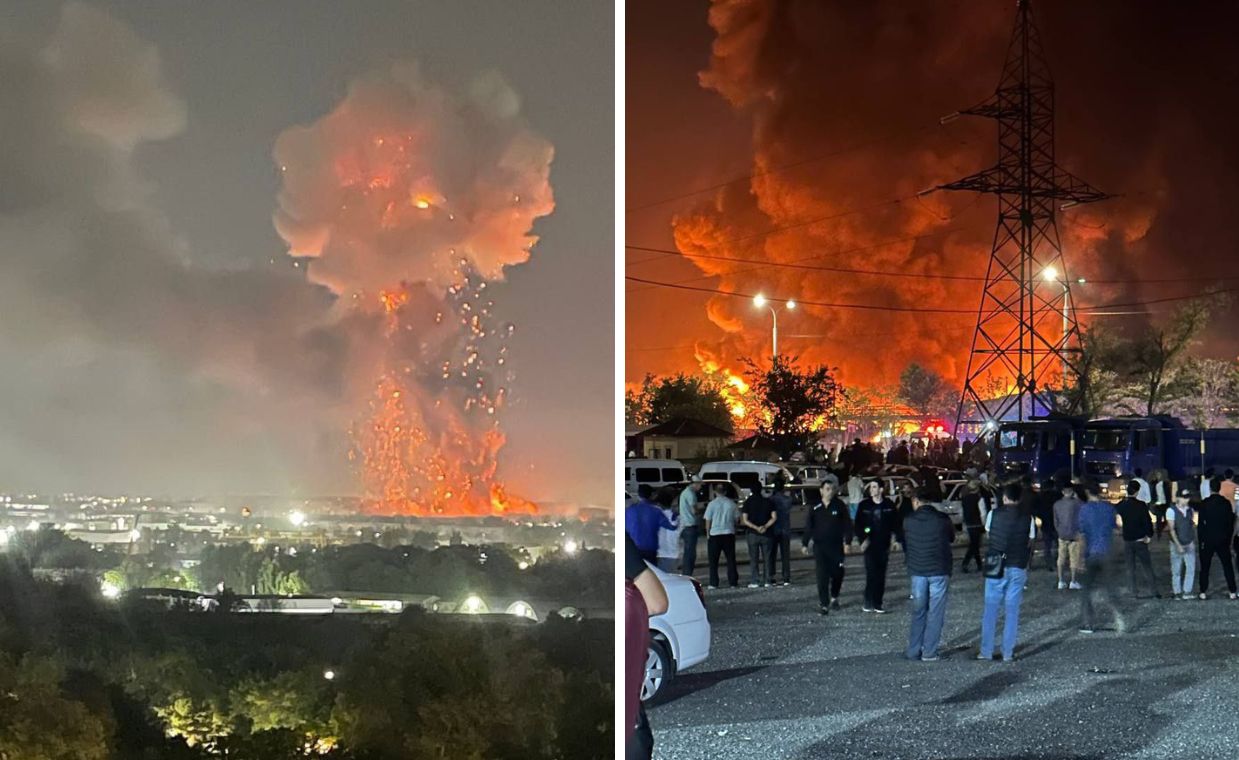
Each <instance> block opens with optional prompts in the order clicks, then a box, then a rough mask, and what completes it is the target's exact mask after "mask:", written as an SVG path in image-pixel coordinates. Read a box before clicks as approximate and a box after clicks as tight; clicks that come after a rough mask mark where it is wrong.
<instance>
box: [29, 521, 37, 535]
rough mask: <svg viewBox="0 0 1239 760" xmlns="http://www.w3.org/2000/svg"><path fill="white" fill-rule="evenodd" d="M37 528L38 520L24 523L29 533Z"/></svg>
mask: <svg viewBox="0 0 1239 760" xmlns="http://www.w3.org/2000/svg"><path fill="white" fill-rule="evenodd" d="M38 529H39V521H38V520H31V521H30V522H28V523H26V530H28V531H30V532H31V533H34V532H35V531H36V530H38Z"/></svg>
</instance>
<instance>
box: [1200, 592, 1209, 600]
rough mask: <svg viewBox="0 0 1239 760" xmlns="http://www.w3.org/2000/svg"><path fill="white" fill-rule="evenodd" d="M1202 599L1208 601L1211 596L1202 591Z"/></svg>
mask: <svg viewBox="0 0 1239 760" xmlns="http://www.w3.org/2000/svg"><path fill="white" fill-rule="evenodd" d="M1200 598H1201V599H1208V598H1209V595H1208V594H1206V593H1205V592H1203V591H1202V592H1200Z"/></svg>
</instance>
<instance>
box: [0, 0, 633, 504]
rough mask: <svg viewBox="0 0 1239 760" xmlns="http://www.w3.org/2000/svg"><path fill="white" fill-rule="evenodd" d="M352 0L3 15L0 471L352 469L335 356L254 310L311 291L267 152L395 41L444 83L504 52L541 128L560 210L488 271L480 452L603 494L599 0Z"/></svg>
mask: <svg viewBox="0 0 1239 760" xmlns="http://www.w3.org/2000/svg"><path fill="white" fill-rule="evenodd" d="M356 11H357V6H354V5H346V4H341V3H331V2H291V1H289V2H269V3H261V4H254V3H247V2H239V1H230V2H212V3H197V4H144V3H130V2H94V3H65V4H62V3H46V4H43V3H40V4H34V3H28V4H19V5H17V6H16V7H13V8H10V9H9V12H7V13H6V15H5V17H4V19H3V20H0V42H3V51H4V52H3V53H0V72H3V73H4V76H3V77H2V79H3V81H0V107H2V109H3V111H4V114H3V115H0V125H2V126H3V131H4V133H5V134H6V140H5V142H4V144H3V145H0V167H3V171H4V173H5V176H6V182H5V186H4V187H3V188H2V189H0V247H2V248H3V249H4V250H5V253H6V255H5V257H4V259H3V260H0V280H2V281H3V282H2V283H0V298H3V299H4V300H5V301H6V303H7V304H8V305H9V309H11V311H10V314H16V315H18V317H17V318H16V319H14V318H6V320H4V325H3V326H2V327H0V366H2V367H4V368H5V370H4V371H3V372H0V398H4V399H5V403H4V404H3V405H2V407H3V411H0V490H7V491H19V490H41V491H55V492H61V491H91V492H109V493H158V494H166V495H169V496H189V495H194V494H204V495H218V494H227V493H274V494H288V495H295V496H312V495H316V494H326V493H330V494H346V493H357V492H358V489H359V486H358V483H357V481H356V479H355V477H354V474H353V472H352V471H351V470H350V467H349V463H348V462H347V461H346V460H345V458H344V454H345V453H346V449H347V447H348V441H347V435H346V434H345V433H346V431H347V429H348V426H349V425H350V424H351V423H352V422H353V421H352V420H350V419H348V416H347V415H345V414H343V413H342V412H341V410H340V409H335V408H326V407H325V406H321V405H320V404H321V402H320V401H319V400H318V399H319V396H316V395H315V394H318V393H319V392H320V390H321V388H320V386H321V385H322V382H321V380H320V378H319V374H321V373H326V372H327V369H325V368H323V367H321V366H318V365H313V366H311V365H310V364H309V360H308V359H306V358H305V357H304V356H302V355H301V354H302V353H303V352H302V350H301V347H300V346H299V345H298V344H295V343H293V344H290V343H288V342H287V341H286V340H285V339H283V338H282V337H281V333H279V332H278V331H274V330H271V329H269V328H270V326H272V325H280V324H286V323H287V322H288V321H289V320H290V319H294V318H296V315H299V314H304V313H315V310H318V311H322V310H323V309H325V308H326V306H327V305H326V304H325V303H324V297H323V294H322V293H318V292H315V290H314V289H313V288H310V287H307V286H304V285H303V279H304V271H303V270H301V269H299V268H296V267H294V265H293V260H292V259H290V258H289V257H288V256H287V255H286V253H287V247H286V246H285V244H284V242H283V241H282V240H281V239H280V237H279V235H277V234H276V230H275V228H274V226H273V224H272V214H273V213H274V211H275V209H276V197H277V193H278V192H279V190H280V182H281V178H280V176H279V172H278V170H277V167H276V166H275V163H274V160H273V157H272V156H273V150H274V147H275V139H276V137H277V136H278V135H279V134H280V133H281V132H284V131H285V130H287V129H289V128H290V127H294V126H296V125H306V124H310V123H313V122H315V121H316V120H318V119H320V118H321V117H323V116H324V115H326V114H327V113H328V112H329V111H331V110H332V109H333V108H335V107H336V105H337V104H338V103H339V102H340V101H341V100H342V99H343V97H344V96H345V94H346V92H347V90H348V87H349V85H350V83H352V82H355V81H357V80H359V79H361V78H364V77H367V76H371V75H373V74H374V73H375V72H381V71H383V70H385V69H387V68H389V67H390V66H391V65H392V64H393V63H401V62H413V63H415V64H416V65H418V66H419V67H420V68H421V70H422V71H423V72H424V73H425V75H426V77H427V78H428V79H430V80H432V81H434V82H436V83H437V84H438V85H441V86H442V87H444V88H445V89H449V90H459V91H462V92H463V91H466V90H467V89H468V87H469V85H470V83H471V82H473V81H475V80H477V79H478V78H479V77H481V76H484V75H486V73H487V72H490V71H495V72H498V73H499V74H500V75H501V76H502V77H503V78H504V79H505V80H506V81H507V83H508V84H509V85H510V86H511V88H512V90H513V91H514V92H515V93H516V94H517V96H518V97H519V99H520V112H521V114H522V116H523V118H524V120H525V121H526V122H527V123H528V125H529V128H530V129H531V130H532V131H533V132H535V133H537V134H539V135H541V136H542V137H544V138H545V139H546V140H547V141H548V142H549V143H550V144H551V145H552V146H553V147H554V151H555V155H554V160H553V163H552V165H551V176H550V181H551V185H552V187H553V190H554V195H555V208H554V211H553V213H551V214H550V215H549V216H545V217H543V218H541V219H539V220H538V221H537V222H536V224H535V226H534V229H533V234H535V235H537V236H539V238H540V241H539V242H538V243H537V245H536V247H535V248H534V249H533V252H532V256H531V257H530V260H529V261H528V263H526V264H523V265H518V266H514V267H510V268H509V269H508V270H507V273H506V274H507V282H505V283H503V284H500V285H498V286H497V287H496V288H495V289H494V291H495V293H494V296H493V297H494V300H495V301H496V307H495V311H496V319H497V320H501V321H503V322H505V323H506V322H511V323H513V324H514V325H515V326H516V330H515V333H514V335H513V337H512V339H511V340H510V342H509V348H510V354H509V362H508V367H509V368H510V369H511V371H512V373H513V375H514V379H513V380H512V382H511V383H510V385H511V388H510V391H511V403H510V405H509V407H508V408H507V409H506V411H505V412H504V415H503V419H504V425H503V428H504V430H505V432H506V433H507V436H508V444H507V446H506V447H505V449H504V450H503V453H502V456H501V460H500V461H501V464H500V467H501V471H500V472H501V476H503V478H504V480H505V481H506V482H507V483H508V484H509V485H510V488H511V490H512V491H513V492H515V493H518V494H520V495H523V496H527V497H530V498H533V499H539V500H547V501H554V502H561V503H572V502H580V503H606V502H609V501H610V500H611V498H612V492H613V486H612V473H613V470H614V463H613V461H612V460H613V457H614V451H613V448H614V431H613V427H614V424H613V414H614V406H613V404H614V402H613V399H612V395H613V390H612V384H613V367H614V365H613V364H612V362H613V361H614V360H615V359H614V356H615V352H614V349H613V346H612V336H613V320H612V318H611V314H612V313H613V310H614V304H613V292H614V291H613V282H612V276H611V272H612V271H613V270H612V266H611V260H612V255H613V253H612V252H613V240H614V237H613V209H614V200H613V195H614V184H613V178H614V169H613V167H614V148H613V142H614V123H613V122H614V112H613V102H614V99H613V84H612V82H613V60H614V49H613V44H614V43H613V36H614V30H613V28H612V27H613V24H612V20H613V13H612V9H611V8H610V7H608V6H606V5H605V4H594V3H581V4H576V3H572V4H566V3H559V2H554V1H553V0H545V1H534V2H522V3H519V4H495V3H488V2H482V1H481V0H478V1H473V2H456V3H451V4H441V3H430V2H414V1H412V0H410V1H407V2H397V1H395V0H392V1H389V2H375V3H368V4H367V5H366V7H365V12H364V13H358V12H356ZM10 178H11V180H10ZM10 254H12V255H10ZM202 304H211V305H212V306H213V308H214V310H207V309H199V308H198V307H199V306H201V305H202ZM209 315H217V316H209ZM248 325H253V326H254V328H255V329H254V331H253V334H242V333H246V331H247V329H248ZM238 346H239V347H241V348H240V349H238V348H237V347H238ZM327 355H329V354H327ZM270 367H275V369H270ZM328 376H329V375H328V374H322V377H328ZM303 386H304V387H303Z"/></svg>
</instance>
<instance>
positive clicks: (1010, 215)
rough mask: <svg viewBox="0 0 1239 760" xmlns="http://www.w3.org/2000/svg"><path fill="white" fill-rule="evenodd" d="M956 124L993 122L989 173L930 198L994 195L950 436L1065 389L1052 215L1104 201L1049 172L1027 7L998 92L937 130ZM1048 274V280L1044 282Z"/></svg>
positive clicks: (1070, 362) (1048, 100)
mask: <svg viewBox="0 0 1239 760" xmlns="http://www.w3.org/2000/svg"><path fill="white" fill-rule="evenodd" d="M961 114H967V115H972V116H985V117H988V118H991V119H994V120H995V121H997V122H998V163H997V164H996V165H995V166H993V167H991V168H989V169H986V170H984V171H982V172H979V173H977V174H973V175H971V176H969V177H964V178H963V179H961V180H958V181H956V182H951V183H949V184H946V185H941V186H939V187H938V188H936V189H940V190H972V191H975V192H980V193H993V194H995V195H997V196H998V226H997V229H996V230H995V232H994V244H993V250H992V252H991V254H990V261H989V268H988V270H987V272H986V275H985V291H984V292H983V293H982V295H981V303H980V306H979V307H978V309H977V326H976V331H975V332H974V333H973V338H972V349H971V353H970V354H969V356H968V373H967V375H966V380H965V382H964V389H963V393H962V394H961V396H960V401H959V408H958V411H957V414H956V429H957V430H959V427H960V425H961V424H962V425H964V426H982V425H984V424H985V423H987V422H990V421H994V422H997V421H1000V420H1002V419H1004V418H1005V417H1007V416H1008V415H1009V414H1010V413H1011V412H1012V411H1014V412H1015V416H1016V418H1017V419H1020V420H1023V419H1025V418H1026V417H1027V416H1031V415H1032V414H1033V413H1035V410H1036V409H1037V408H1038V407H1039V408H1040V409H1041V410H1049V409H1051V408H1053V405H1052V404H1051V402H1050V399H1049V398H1048V397H1047V396H1046V394H1045V388H1046V385H1047V380H1049V379H1050V378H1051V377H1053V376H1061V377H1063V379H1064V380H1065V379H1066V376H1067V373H1068V370H1069V368H1071V367H1074V364H1075V357H1076V356H1078V354H1079V327H1078V324H1077V322H1076V319H1075V314H1074V313H1073V312H1071V311H1070V310H1069V306H1070V303H1071V288H1070V285H1069V284H1068V283H1069V282H1070V279H1069V278H1068V277H1067V267H1066V266H1065V263H1064V261H1063V253H1062V246H1061V244H1060V242H1059V237H1058V226H1057V223H1056V221H1055V213H1056V211H1057V210H1058V208H1057V206H1058V204H1060V203H1062V204H1063V207H1064V208H1065V207H1066V206H1071V205H1075V204H1078V203H1089V202H1092V201H1099V200H1102V199H1104V198H1106V197H1108V196H1107V195H1106V194H1105V193H1102V192H1101V191H1099V190H1097V189H1095V188H1093V187H1091V186H1089V185H1088V184H1087V183H1085V182H1084V181H1082V180H1080V179H1078V178H1077V177H1075V176H1073V175H1072V174H1070V173H1068V172H1066V171H1064V170H1063V169H1061V168H1059V167H1058V166H1057V165H1056V164H1055V163H1054V82H1053V80H1052V79H1051V78H1050V69H1049V66H1048V65H1047V64H1046V61H1045V54H1044V50H1043V49H1042V46H1041V36H1040V33H1039V32H1038V31H1037V27H1036V26H1035V25H1034V24H1033V19H1032V13H1031V11H1030V9H1029V0H1017V12H1016V21H1015V32H1014V33H1013V34H1012V36H1011V43H1010V45H1009V46H1008V48H1007V56H1006V61H1005V63H1004V64H1003V68H1002V78H1001V80H1000V81H999V83H998V90H997V91H996V92H995V93H994V96H993V97H992V98H990V99H989V100H987V101H985V102H984V103H981V104H980V105H977V106H975V107H973V108H969V109H967V110H964V111H960V112H959V113H958V114H952V115H951V116H948V117H946V118H945V119H943V121H944V122H946V121H949V120H953V119H954V118H956V117H957V116H959V115H961ZM1050 267H1053V269H1049V268H1050ZM1048 272H1056V273H1057V277H1056V278H1055V279H1053V280H1050V281H1047V279H1046V274H1047V273H1048ZM1003 377H1006V378H1011V379H1014V380H1015V392H1014V393H1010V392H1007V393H1006V394H1005V395H1004V396H1003V397H1001V398H997V399H986V398H982V395H983V389H984V386H983V383H985V381H986V380H987V379H989V378H1003ZM1008 387H1009V386H1008ZM1042 413H1044V411H1043V412H1042ZM957 434H958V433H957Z"/></svg>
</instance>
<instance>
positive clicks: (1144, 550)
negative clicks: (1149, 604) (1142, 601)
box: [1115, 480, 1162, 599]
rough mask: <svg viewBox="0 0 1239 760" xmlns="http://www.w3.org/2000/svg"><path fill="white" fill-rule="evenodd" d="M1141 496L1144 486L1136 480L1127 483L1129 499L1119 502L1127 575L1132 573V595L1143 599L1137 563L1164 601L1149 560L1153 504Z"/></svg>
mask: <svg viewBox="0 0 1239 760" xmlns="http://www.w3.org/2000/svg"><path fill="white" fill-rule="evenodd" d="M1138 493H1140V483H1138V482H1136V481H1135V480H1132V481H1129V482H1128V483H1127V498H1126V499H1123V500H1122V501H1120V502H1119V503H1118V506H1117V507H1116V508H1115V509H1116V511H1117V512H1118V513H1119V519H1121V520H1122V521H1123V549H1124V552H1125V553H1126V555H1127V572H1128V573H1130V574H1131V593H1132V595H1133V596H1136V597H1138V596H1140V593H1139V584H1138V583H1137V582H1136V564H1137V563H1139V565H1140V566H1141V567H1142V568H1144V574H1145V575H1147V576H1148V578H1149V590H1150V591H1151V592H1153V596H1154V597H1156V598H1158V599H1161V598H1162V595H1161V594H1160V593H1158V591H1157V577H1156V576H1155V575H1154V573H1153V560H1152V559H1151V558H1150V557H1149V542H1150V541H1152V540H1153V518H1152V516H1151V515H1150V514H1149V505H1148V504H1145V503H1144V502H1143V501H1141V500H1140V499H1138V498H1136V495H1137V494H1138Z"/></svg>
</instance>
